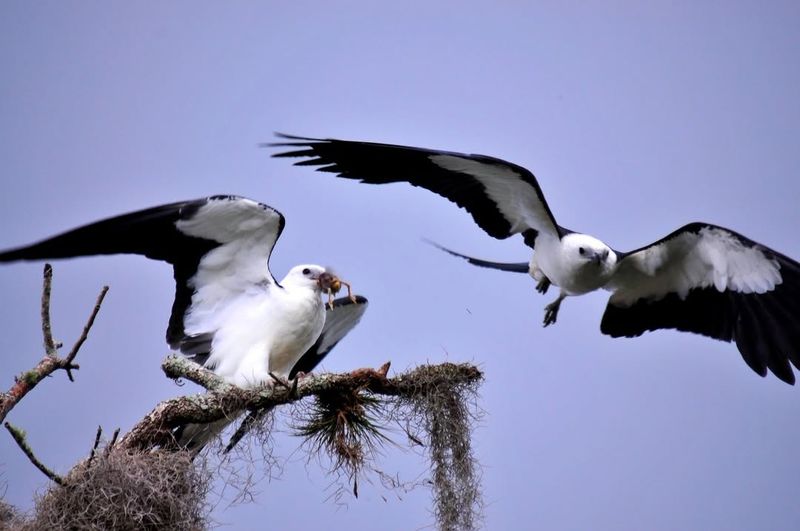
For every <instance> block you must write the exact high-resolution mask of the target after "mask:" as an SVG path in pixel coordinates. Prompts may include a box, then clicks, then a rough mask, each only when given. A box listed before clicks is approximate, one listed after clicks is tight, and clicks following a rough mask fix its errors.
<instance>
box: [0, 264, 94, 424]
mask: <svg viewBox="0 0 800 531" xmlns="http://www.w3.org/2000/svg"><path fill="white" fill-rule="evenodd" d="M52 279H53V268H52V267H51V266H50V264H45V266H44V282H43V287H42V335H43V337H44V348H45V355H44V357H43V358H42V359H41V360H40V361H39V363H37V364H36V366H35V367H34V368H32V369H31V370H29V371H26V372H24V373H22V374H20V375H19V376H17V377H16V378H15V381H14V385H12V386H11V389H9V390H8V391H7V392H5V393H0V422H2V421H3V420H5V418H6V416H7V415H8V413H9V411H11V410H12V409H13V408H14V406H16V405H17V403H18V402H19V401H20V400H22V398H23V397H24V396H25V395H26V394H28V392H29V391H30V390H31V389H33V388H34V387H36V385H37V384H38V383H39V382H41V381H42V380H43V379H45V378H46V377H48V376H50V375H51V374H52V373H54V372H55V371H57V370H59V369H62V370H64V371H66V373H67V377H69V379H70V381H74V380H73V377H72V371H73V370H77V369H78V368H79V366H78V365H76V364H75V363H74V360H75V356H77V354H78V350H80V348H81V346H82V345H83V343H84V341H86V338H87V337H88V335H89V330H90V329H91V327H92V325H93V324H94V319H95V317H96V316H97V313H98V312H99V311H100V306H101V305H102V303H103V299H104V298H105V296H106V293H107V292H108V286H104V287H103V289H102V290H100V294H99V295H98V296H97V301H96V302H95V305H94V309H93V310H92V313H91V315H90V316H89V319H88V321H87V322H86V325H85V326H84V328H83V333H81V335H80V337H79V338H78V340H77V341H76V342H75V345H73V347H72V349H71V350H70V352H69V354H68V355H67V357H66V358H61V357H59V356H58V348H59V347H60V346H61V345H60V344H59V343H56V342H55V341H54V340H53V333H52V327H51V325H50V288H51V284H52Z"/></svg>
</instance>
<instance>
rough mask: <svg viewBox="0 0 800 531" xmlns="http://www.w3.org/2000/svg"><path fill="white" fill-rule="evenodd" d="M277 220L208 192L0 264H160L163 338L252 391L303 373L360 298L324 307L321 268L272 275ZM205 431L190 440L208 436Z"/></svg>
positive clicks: (23, 250) (2, 255)
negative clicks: (84, 260) (101, 258)
mask: <svg viewBox="0 0 800 531" xmlns="http://www.w3.org/2000/svg"><path fill="white" fill-rule="evenodd" d="M284 223H285V221H284V217H283V215H281V213H280V212H278V211H277V210H275V209H273V208H271V207H269V206H267V205H264V204H262V203H258V202H256V201H252V200H250V199H246V198H243V197H236V196H214V197H208V198H203V199H197V200H193V201H182V202H179V203H172V204H168V205H161V206H157V207H153V208H149V209H146V210H140V211H137V212H132V213H129V214H124V215H121V216H117V217H113V218H109V219H105V220H102V221H98V222H95V223H92V224H89V225H85V226H83V227H80V228H77V229H74V230H71V231H68V232H65V233H63V234H60V235H58V236H54V237H52V238H49V239H46V240H44V241H41V242H39V243H36V244H33V245H28V246H25V247H20V248H16V249H12V250H8V251H5V252H0V262H10V261H15V260H40V259H52V258H69V257H76V256H88V255H98V254H117V253H134V254H141V255H144V256H146V257H148V258H152V259H156V260H163V261H165V262H169V263H170V264H172V266H173V270H174V275H175V283H176V290H175V301H174V303H173V305H172V315H171V316H170V319H169V326H168V328H167V343H169V345H170V347H171V348H173V349H175V350H179V351H180V352H182V353H183V354H186V355H187V356H190V357H192V358H193V359H194V360H195V361H197V362H198V363H201V364H202V365H204V366H205V367H207V368H209V369H211V370H213V371H214V372H215V373H217V374H218V375H220V376H221V377H222V378H223V379H225V380H226V381H228V382H230V383H232V384H234V385H237V386H240V387H253V386H258V385H262V384H269V383H270V382H272V381H273V379H272V377H271V376H270V373H271V374H273V375H275V376H277V377H278V378H289V377H290V376H295V375H296V374H297V373H298V372H300V371H301V372H310V371H311V370H312V369H313V368H314V367H315V366H316V365H317V364H318V363H319V362H320V361H321V360H322V358H323V357H324V356H325V355H326V354H327V353H328V352H329V351H330V350H331V349H332V348H333V346H334V345H335V344H336V343H337V342H338V341H339V340H340V339H342V337H344V335H345V334H347V332H349V331H350V330H351V329H352V328H353V327H354V326H355V325H356V324H357V323H358V321H359V320H360V319H361V316H362V315H363V313H364V311H365V310H366V306H367V300H366V299H365V298H363V297H343V298H340V299H337V300H336V301H334V302H332V303H331V304H330V306H329V307H328V308H327V310H326V305H325V304H324V303H323V301H322V299H321V295H322V294H325V293H327V294H328V295H330V294H331V293H332V292H335V291H338V289H339V288H340V287H341V285H342V281H341V280H340V279H339V278H337V277H336V276H335V275H334V274H332V273H331V272H329V271H327V270H326V269H325V268H324V267H322V266H318V265H312V264H307V265H298V266H295V267H293V268H292V269H290V270H289V272H288V273H287V274H286V276H285V277H284V278H283V279H282V280H281V281H280V282H278V281H276V280H275V278H274V277H273V276H272V274H271V273H270V271H269V257H270V254H271V253H272V249H273V247H274V245H275V242H276V241H277V240H278V238H279V237H280V234H281V231H282V230H283V227H284ZM348 289H349V286H348ZM326 317H327V318H326ZM225 424H227V422H225ZM221 427H224V424H222V425H218V426H217V428H218V429H221ZM218 429H215V430H205V431H206V432H208V431H212V432H217V431H218ZM194 431H200V432H202V431H204V430H194ZM205 435H208V436H207V437H204V439H203V440H202V441H201V442H200V443H199V444H200V445H202V444H204V443H205V442H206V441H207V440H208V438H210V436H211V435H213V433H206V434H205ZM179 442H184V441H179ZM196 444H197V443H196Z"/></svg>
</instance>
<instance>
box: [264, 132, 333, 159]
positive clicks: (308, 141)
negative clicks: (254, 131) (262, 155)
mask: <svg viewBox="0 0 800 531" xmlns="http://www.w3.org/2000/svg"><path fill="white" fill-rule="evenodd" d="M274 135H275V136H276V137H278V138H280V139H282V140H287V141H288V142H261V143H259V144H258V147H262V148H273V147H295V148H296V147H305V148H309V147H311V146H312V145H313V144H316V143H320V142H330V140H329V139H325V138H313V137H310V136H297V135H289V134H286V133H281V132H279V131H275V132H274ZM272 156H273V157H302V156H310V155H308V154H305V153H303V154H301V152H299V151H298V152H292V153H274V154H273V155H272Z"/></svg>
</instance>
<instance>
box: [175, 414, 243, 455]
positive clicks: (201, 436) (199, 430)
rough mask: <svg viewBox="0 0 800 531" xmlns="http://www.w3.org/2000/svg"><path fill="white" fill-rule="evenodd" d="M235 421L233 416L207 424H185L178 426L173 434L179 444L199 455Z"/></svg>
mask: <svg viewBox="0 0 800 531" xmlns="http://www.w3.org/2000/svg"><path fill="white" fill-rule="evenodd" d="M233 421H234V419H232V418H230V419H228V418H225V419H220V420H215V421H214V422H209V423H207V424H184V425H183V426H178V427H177V428H176V429H175V432H174V433H173V435H174V436H175V441H176V443H177V444H178V446H180V447H183V448H185V449H186V450H188V451H190V452H192V454H194V455H197V454H198V453H200V451H201V450H202V449H203V448H205V446H206V445H207V444H208V443H209V442H211V441H212V440H213V439H214V438H215V437H217V436H218V435H219V434H220V433H222V432H223V431H224V430H225V428H226V427H227V426H228V424H230V423H231V422H233Z"/></svg>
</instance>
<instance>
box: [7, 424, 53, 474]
mask: <svg viewBox="0 0 800 531" xmlns="http://www.w3.org/2000/svg"><path fill="white" fill-rule="evenodd" d="M5 427H6V429H7V430H8V432H9V433H10V434H11V436H12V437H13V438H14V441H15V442H16V443H17V446H19V447H20V449H21V450H22V451H23V452H24V453H25V455H26V456H28V459H30V461H31V463H33V465H34V466H35V467H36V468H38V469H39V470H41V471H42V474H44V475H45V476H47V477H48V478H50V479H51V480H53V481H55V482H56V483H58V484H59V485H63V484H64V480H63V479H62V478H61V476H59V475H58V474H56V473H55V472H53V471H52V470H50V469H49V468H47V467H46V466H45V465H44V464H43V463H42V462H41V461H39V459H37V457H36V456H35V455H34V454H33V450H31V447H30V445H28V441H27V440H26V439H25V432H24V431H22V430H21V429H19V428H17V427H16V426H12V425H11V423H9V422H6V423H5Z"/></svg>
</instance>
